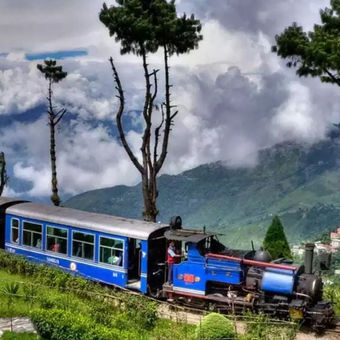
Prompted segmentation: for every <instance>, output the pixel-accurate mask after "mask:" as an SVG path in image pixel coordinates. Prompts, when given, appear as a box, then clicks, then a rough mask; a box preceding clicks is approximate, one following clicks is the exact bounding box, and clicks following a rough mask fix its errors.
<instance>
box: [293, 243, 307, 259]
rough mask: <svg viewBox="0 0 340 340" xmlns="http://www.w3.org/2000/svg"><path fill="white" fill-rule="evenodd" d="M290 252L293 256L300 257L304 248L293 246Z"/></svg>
mask: <svg viewBox="0 0 340 340" xmlns="http://www.w3.org/2000/svg"><path fill="white" fill-rule="evenodd" d="M290 251H291V252H292V254H293V255H295V256H302V255H303V254H304V253H305V247H304V246H303V245H294V246H293V247H292V248H291V250H290Z"/></svg>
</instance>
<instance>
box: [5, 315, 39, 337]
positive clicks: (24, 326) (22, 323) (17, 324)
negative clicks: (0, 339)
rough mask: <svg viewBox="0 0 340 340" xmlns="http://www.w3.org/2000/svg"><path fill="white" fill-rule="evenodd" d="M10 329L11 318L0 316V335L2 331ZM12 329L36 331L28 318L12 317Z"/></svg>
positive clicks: (20, 331) (19, 331)
mask: <svg viewBox="0 0 340 340" xmlns="http://www.w3.org/2000/svg"><path fill="white" fill-rule="evenodd" d="M10 330H11V319H10V318H1V319H0V336H1V335H2V333H3V332H4V331H10ZM12 330H13V332H16V333H22V332H31V333H36V331H35V329H34V327H33V325H32V322H31V320H30V319H29V318H13V320H12Z"/></svg>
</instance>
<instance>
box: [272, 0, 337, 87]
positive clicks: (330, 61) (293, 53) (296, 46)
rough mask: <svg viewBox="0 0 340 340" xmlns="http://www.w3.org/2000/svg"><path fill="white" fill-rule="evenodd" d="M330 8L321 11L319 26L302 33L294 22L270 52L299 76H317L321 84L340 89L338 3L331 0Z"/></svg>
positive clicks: (279, 36) (300, 28) (277, 39)
mask: <svg viewBox="0 0 340 340" xmlns="http://www.w3.org/2000/svg"><path fill="white" fill-rule="evenodd" d="M330 5H331V7H330V8H325V9H324V10H321V11H320V17H321V25H314V29H313V31H310V32H304V31H303V28H302V27H301V26H298V25H297V24H296V23H293V24H292V25H291V26H289V27H288V28H286V29H285V30H284V32H283V33H281V34H280V35H277V36H276V37H275V40H276V46H273V51H274V52H276V53H277V54H278V55H279V56H280V57H282V58H284V59H288V62H287V66H288V67H296V68H297V71H296V73H297V74H298V76H300V77H302V76H312V77H319V78H320V79H321V81H322V82H326V83H333V84H337V85H338V86H340V75H339V71H340V52H339V37H340V0H331V1H330Z"/></svg>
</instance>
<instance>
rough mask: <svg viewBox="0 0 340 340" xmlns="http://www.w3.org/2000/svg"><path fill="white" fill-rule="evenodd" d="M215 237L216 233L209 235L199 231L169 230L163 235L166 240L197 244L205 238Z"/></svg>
mask: <svg viewBox="0 0 340 340" xmlns="http://www.w3.org/2000/svg"><path fill="white" fill-rule="evenodd" d="M214 235H217V234H216V233H209V232H205V231H200V230H190V229H170V230H167V231H166V232H165V233H164V236H165V237H166V238H167V239H168V240H173V241H185V242H192V243H198V242H200V241H202V240H204V239H206V238H207V237H210V236H214Z"/></svg>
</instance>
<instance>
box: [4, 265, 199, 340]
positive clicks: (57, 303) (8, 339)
mask: <svg viewBox="0 0 340 340" xmlns="http://www.w3.org/2000/svg"><path fill="white" fill-rule="evenodd" d="M11 283H19V290H18V292H17V296H15V297H14V298H13V302H12V304H11V305H9V303H8V295H7V294H6V289H5V287H6V285H8V284H11ZM27 287H34V289H27ZM28 293H31V294H32V295H33V296H31V297H30V296H28ZM51 308H59V309H61V310H65V311H67V310H70V311H72V312H74V313H76V314H78V315H89V316H91V317H92V318H95V319H96V320H97V321H98V322H99V323H102V324H105V323H110V322H112V320H116V321H113V322H114V323H119V324H121V325H122V324H124V325H125V327H124V328H127V329H133V328H135V327H137V325H132V324H131V322H132V320H131V321H130V320H126V317H125V316H121V315H120V314H119V312H118V310H115V308H112V310H110V309H109V312H108V310H107V309H106V310H102V309H103V308H104V306H103V304H102V305H100V304H98V302H96V301H91V300H90V301H89V300H88V299H86V298H80V297H78V296H77V295H75V294H73V293H70V292H60V291H59V290H58V289H56V288H51V287H47V286H45V285H43V284H41V283H40V282H39V281H38V280H37V279H34V278H33V277H30V276H22V275H18V274H9V273H8V272H7V271H6V270H4V269H0V317H25V316H30V313H31V312H32V311H33V310H35V309H51ZM104 309H105V308H104ZM194 330H195V326H192V325H187V324H184V323H180V322H172V321H169V320H163V319H158V320H156V322H155V326H154V327H153V328H152V329H151V330H148V331H147V330H142V329H141V331H140V334H139V335H140V339H145V340H159V339H164V340H165V339H178V340H193V339H194ZM12 339H13V340H16V339H20V340H26V339H27V340H33V339H35V340H37V339H41V338H40V337H38V336H37V335H36V334H32V333H31V334H30V333H12V332H6V333H4V335H3V337H2V338H1V340H12Z"/></svg>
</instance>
